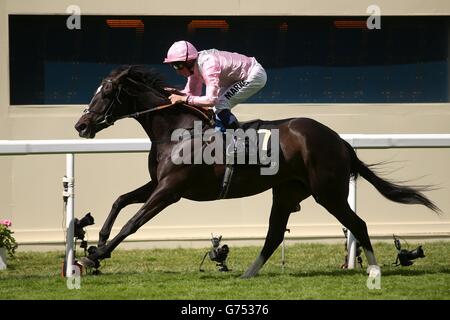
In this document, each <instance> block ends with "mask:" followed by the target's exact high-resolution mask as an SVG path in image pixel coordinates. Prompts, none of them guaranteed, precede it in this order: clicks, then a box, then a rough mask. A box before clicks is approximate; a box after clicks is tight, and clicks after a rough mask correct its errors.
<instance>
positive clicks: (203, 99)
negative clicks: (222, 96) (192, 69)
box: [184, 57, 221, 108]
mask: <svg viewBox="0 0 450 320" xmlns="http://www.w3.org/2000/svg"><path fill="white" fill-rule="evenodd" d="M220 71H221V69H220V64H219V61H218V60H217V59H215V58H214V57H210V58H208V59H206V60H205V61H204V62H203V64H202V74H203V81H204V82H205V85H206V92H205V95H204V96H202V95H201V88H202V83H201V82H202V81H201V79H200V78H199V77H195V75H193V76H192V77H189V80H188V83H187V85H186V88H185V90H184V91H185V93H186V94H187V96H186V102H187V103H188V104H190V105H193V106H198V107H204V108H212V107H214V105H215V104H216V103H217V101H218V100H219V90H220V87H219V77H220ZM198 84H200V87H198ZM191 88H195V90H190V89H191ZM186 89H187V90H186Z"/></svg>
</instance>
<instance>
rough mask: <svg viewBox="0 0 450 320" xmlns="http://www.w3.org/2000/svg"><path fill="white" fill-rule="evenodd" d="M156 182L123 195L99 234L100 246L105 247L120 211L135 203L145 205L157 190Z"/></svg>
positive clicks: (115, 203) (113, 207)
mask: <svg viewBox="0 0 450 320" xmlns="http://www.w3.org/2000/svg"><path fill="white" fill-rule="evenodd" d="M155 187H156V182H154V181H153V180H152V181H150V182H148V183H146V184H145V185H143V186H142V187H139V188H137V189H136V190H133V191H131V192H128V193H126V194H123V195H121V196H120V197H118V198H117V200H116V201H115V202H114V204H113V206H112V208H111V212H110V213H109V215H108V218H106V220H105V223H104V224H103V227H102V229H101V230H100V233H99V240H98V246H99V247H103V246H104V245H105V244H106V241H107V240H108V238H109V235H110V234H111V229H112V226H113V225H114V222H115V221H116V218H117V216H118V215H119V212H120V210H122V209H123V208H125V207H126V206H128V205H130V204H133V203H144V202H145V201H147V199H148V198H149V197H150V196H151V194H152V192H153V190H155Z"/></svg>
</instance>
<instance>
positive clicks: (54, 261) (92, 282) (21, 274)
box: [0, 242, 450, 300]
mask: <svg viewBox="0 0 450 320" xmlns="http://www.w3.org/2000/svg"><path fill="white" fill-rule="evenodd" d="M416 245H417V243H411V244H410V247H411V248H413V247H415V246H416ZM423 247H424V251H425V255H426V257H425V258H424V259H418V260H415V261H416V262H415V263H414V265H413V266H410V267H393V266H392V265H391V264H392V262H393V261H394V260H395V256H396V251H395V248H394V246H393V244H387V243H377V244H375V246H374V249H375V253H376V255H377V258H378V262H379V264H380V265H381V267H382V278H381V289H380V290H369V289H368V288H367V287H366V281H367V276H366V274H365V271H362V270H361V269H359V268H358V269H356V270H341V269H339V266H340V265H341V264H342V262H343V256H344V248H343V245H322V244H301V245H299V244H297V245H293V244H291V245H290V244H289V243H288V244H287V248H286V261H287V264H286V266H285V269H284V271H282V269H281V253H280V250H278V251H276V252H275V253H274V255H273V256H272V258H271V259H270V260H269V261H268V263H267V264H266V265H265V266H264V268H263V269H262V271H261V272H260V274H259V275H258V276H257V277H255V278H253V279H246V280H243V279H239V276H240V275H241V274H242V273H243V272H244V271H245V269H246V268H247V267H248V266H249V265H250V263H251V262H252V261H253V259H254V258H255V257H256V256H257V254H258V252H259V250H260V248H259V247H241V248H238V247H233V246H232V247H231V251H230V255H229V259H228V265H229V267H230V269H232V270H231V271H230V272H218V271H217V269H216V266H215V264H214V263H213V262H211V261H210V260H208V258H207V259H206V260H205V264H204V269H205V272H199V271H198V267H199V263H200V261H201V258H202V257H203V254H204V253H205V252H206V250H207V249H155V250H132V251H126V250H116V251H114V252H113V255H112V258H111V259H107V260H105V261H104V262H103V263H102V268H101V272H102V274H101V275H99V276H94V275H85V276H83V277H82V278H81V289H80V290H69V289H68V288H67V286H66V282H65V280H64V279H63V278H62V277H61V275H60V272H61V262H62V260H63V254H62V253H58V252H47V253H35V252H19V253H18V254H17V257H16V258H15V259H13V260H10V261H9V266H8V269H7V270H4V271H0V299H158V300H166V299H171V300H172V299H221V300H222V299H245V300H247V299H270V300H272V299H276V300H278V299H288V300H290V299H295V300H298V299H449V298H450V265H449V263H450V243H449V242H434V243H425V245H424V246H423ZM364 262H365V258H364ZM364 267H366V266H364ZM364 270H365V269H364Z"/></svg>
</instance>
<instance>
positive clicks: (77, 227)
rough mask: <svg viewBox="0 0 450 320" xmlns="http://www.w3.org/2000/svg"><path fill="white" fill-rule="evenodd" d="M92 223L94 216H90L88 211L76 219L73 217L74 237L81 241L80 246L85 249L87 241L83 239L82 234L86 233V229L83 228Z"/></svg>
mask: <svg viewBox="0 0 450 320" xmlns="http://www.w3.org/2000/svg"><path fill="white" fill-rule="evenodd" d="M93 224H94V217H93V216H91V213H90V212H88V213H87V214H86V215H85V216H84V217H83V218H81V219H80V220H78V219H77V218H75V219H74V222H73V225H74V231H73V235H74V237H75V239H77V240H80V241H81V245H80V248H83V249H85V250H86V248H87V241H85V240H84V236H85V234H86V231H84V228H85V227H87V226H90V225H93Z"/></svg>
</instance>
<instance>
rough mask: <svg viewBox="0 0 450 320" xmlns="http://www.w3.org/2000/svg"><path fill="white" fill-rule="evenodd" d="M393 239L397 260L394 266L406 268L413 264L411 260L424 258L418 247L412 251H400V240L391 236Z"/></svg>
mask: <svg viewBox="0 0 450 320" xmlns="http://www.w3.org/2000/svg"><path fill="white" fill-rule="evenodd" d="M393 237H394V244H395V248H397V251H398V254H397V259H396V260H395V265H396V266H399V265H401V266H403V267H407V266H410V265H412V264H413V262H412V261H411V260H414V259H417V258H425V254H424V252H423V249H422V246H418V247H417V248H416V249H414V250H411V251H409V250H407V249H402V245H401V243H400V240H399V239H398V238H397V237H396V236H395V235H393Z"/></svg>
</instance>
